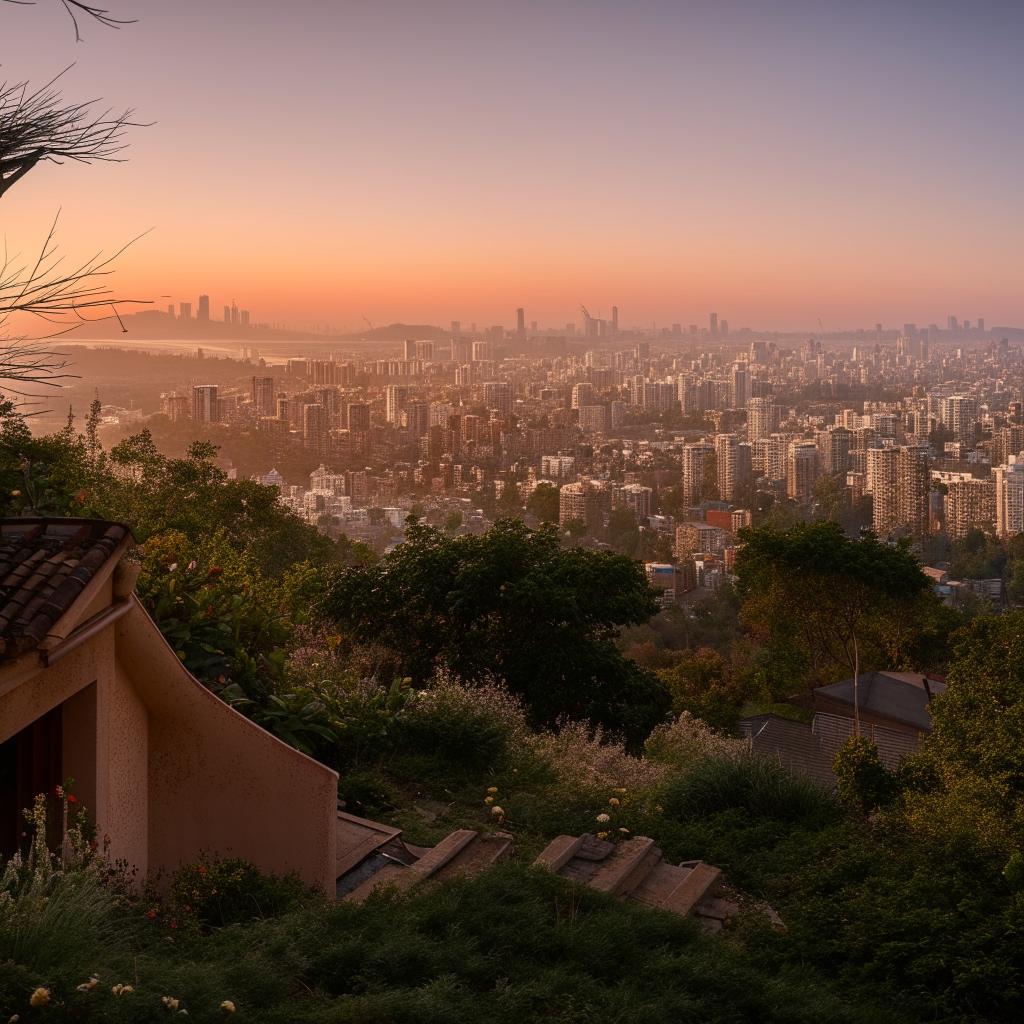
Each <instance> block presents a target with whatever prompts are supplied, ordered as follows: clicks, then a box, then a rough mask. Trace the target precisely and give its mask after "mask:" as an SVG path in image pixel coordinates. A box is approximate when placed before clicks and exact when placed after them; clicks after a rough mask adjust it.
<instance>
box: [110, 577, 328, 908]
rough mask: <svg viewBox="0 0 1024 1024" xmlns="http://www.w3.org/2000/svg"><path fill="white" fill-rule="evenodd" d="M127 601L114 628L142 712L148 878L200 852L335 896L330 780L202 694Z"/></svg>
mask: <svg viewBox="0 0 1024 1024" xmlns="http://www.w3.org/2000/svg"><path fill="white" fill-rule="evenodd" d="M132 601H133V608H132V610H131V611H130V612H129V613H128V614H127V615H125V616H124V617H123V618H122V619H120V620H119V621H118V622H117V623H116V624H115V626H114V629H115V630H116V651H117V665H116V673H117V676H118V678H119V680H120V681H121V684H122V685H121V686H119V687H118V690H119V691H121V690H126V691H133V692H134V693H136V694H137V695H138V697H139V699H140V701H141V702H142V704H143V705H144V707H145V711H146V715H147V721H148V749H147V764H148V776H149V786H148V794H147V802H148V821H149V830H148V831H149V842H148V857H147V860H148V868H149V871H150V872H151V873H152V872H154V871H161V870H163V871H173V870H175V869H176V868H177V867H178V866H180V865H181V864H183V863H186V862H188V861H191V860H195V858H196V857H197V856H198V855H199V854H200V853H201V852H204V851H206V852H209V853H212V854H216V855H219V856H236V857H244V858H245V859H246V860H249V861H251V862H252V863H254V864H255V865H256V866H257V867H259V868H260V869H261V870H264V871H274V872H284V871H294V872H296V873H297V874H298V875H299V876H300V877H301V878H302V879H303V880H305V881H306V882H307V883H309V884H311V885H318V886H320V887H322V888H323V889H324V890H325V891H326V892H328V893H330V892H333V888H334V878H335V876H334V866H335V829H336V821H337V786H338V776H337V773H335V772H333V771H331V770H330V769H329V768H326V767H325V766H324V765H322V764H320V763H319V762H317V761H314V760H312V759H311V758H308V757H306V756H305V755H303V754H300V753H299V752H298V751H297V750H294V749H293V748H292V747H289V746H288V745H287V744H285V743H282V742H281V741H280V740H278V739H277V738H275V737H274V736H271V735H270V733H268V732H266V731H264V730H263V729H261V728H260V727H259V726H257V725H255V724H254V723H253V722H251V721H250V720H249V719H247V718H245V717H244V716H243V715H241V714H239V713H238V712H237V711H235V710H233V709H232V708H230V707H228V705H226V704H225V703H224V702H223V701H221V700H220V699H219V698H218V697H216V696H215V695H214V694H212V693H211V692H210V691H209V690H207V689H206V687H204V686H203V685H202V683H200V682H199V681H198V680H197V679H195V677H193V676H192V675H191V674H190V673H189V672H188V671H187V670H186V669H185V668H184V666H183V665H182V664H181V662H180V661H179V660H178V658H177V656H176V655H175V654H174V652H173V651H172V650H171V648H170V646H169V645H168V644H167V642H166V641H165V640H164V638H163V636H162V635H161V633H160V631H159V629H157V627H156V625H155V624H154V623H153V621H152V619H150V617H149V615H148V614H147V613H146V612H145V610H144V609H143V608H142V606H141V605H140V604H139V602H138V600H137V599H136V598H134V597H133V598H132Z"/></svg>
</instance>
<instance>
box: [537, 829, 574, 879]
mask: <svg viewBox="0 0 1024 1024" xmlns="http://www.w3.org/2000/svg"><path fill="white" fill-rule="evenodd" d="M586 838H587V837H586V836H585V835H584V836H558V837H557V838H555V839H552V840H551V842H550V843H548V845H547V846H546V847H544V849H543V850H542V851H541V854H540V856H539V857H538V858H537V859H536V860H535V861H534V862H533V863H534V866H535V867H539V868H547V869H548V870H549V871H554V872H555V873H556V874H557V873H558V872H559V871H561V870H562V868H564V867H565V865H566V864H568V863H569V861H571V860H572V859H573V857H575V856H576V852H577V850H579V848H580V847H581V846H582V845H583V841H584V840H585V839H586Z"/></svg>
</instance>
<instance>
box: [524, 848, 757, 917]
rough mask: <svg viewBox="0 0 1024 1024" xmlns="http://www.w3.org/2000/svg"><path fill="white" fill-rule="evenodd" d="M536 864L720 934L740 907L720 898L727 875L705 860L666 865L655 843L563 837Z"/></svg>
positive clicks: (564, 876)
mask: <svg viewBox="0 0 1024 1024" xmlns="http://www.w3.org/2000/svg"><path fill="white" fill-rule="evenodd" d="M535 863H536V864H537V865H538V866H541V867H546V868H547V869H548V870H550V871H554V872H555V873H556V874H558V875H561V876H562V877H563V878H568V879H570V880H572V881H576V882H581V883H583V884H584V885H589V886H590V887H591V888H592V889H597V890H598V891H599V892H606V893H609V894H611V895H612V896H618V897H619V898H620V899H624V900H631V901H633V902H635V903H642V904H644V905H645V906H649V907H657V908H659V909H661V910H667V911H670V912H671V913H673V914H680V915H682V916H684V917H685V916H693V917H696V918H698V919H700V921H701V924H702V926H704V927H705V928H706V929H707V930H709V931H719V930H720V929H721V928H722V925H723V923H724V922H725V921H726V920H728V918H730V917H732V916H734V915H735V914H736V913H738V912H739V907H738V906H737V905H736V904H735V903H732V902H730V901H728V900H722V899H718V898H717V894H718V889H719V886H720V884H721V878H722V873H721V871H719V869H718V868H716V867H712V866H711V865H710V864H705V863H704V862H703V861H687V862H685V863H683V864H678V865H677V864H666V863H665V861H664V859H663V857H662V852H661V850H659V849H658V847H657V846H656V845H655V842H654V840H653V839H648V838H646V837H645V836H637V837H636V838H634V839H627V840H625V841H623V842H619V843H610V842H608V841H606V840H604V839H598V838H597V836H594V835H582V836H559V837H558V838H557V839H554V840H552V841H551V843H549V844H548V846H547V848H546V849H545V850H544V852H543V853H541V855H540V856H539V857H538V858H537V860H536V861H535Z"/></svg>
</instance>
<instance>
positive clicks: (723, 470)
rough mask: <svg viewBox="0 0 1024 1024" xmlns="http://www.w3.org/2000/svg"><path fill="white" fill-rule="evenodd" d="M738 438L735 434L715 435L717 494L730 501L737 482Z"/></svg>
mask: <svg viewBox="0 0 1024 1024" xmlns="http://www.w3.org/2000/svg"><path fill="white" fill-rule="evenodd" d="M739 447H740V446H739V439H738V438H737V437H736V435H735V434H716V435H715V470H716V473H717V476H718V496H719V498H721V499H722V501H732V500H733V498H735V496H736V488H737V485H738V483H739Z"/></svg>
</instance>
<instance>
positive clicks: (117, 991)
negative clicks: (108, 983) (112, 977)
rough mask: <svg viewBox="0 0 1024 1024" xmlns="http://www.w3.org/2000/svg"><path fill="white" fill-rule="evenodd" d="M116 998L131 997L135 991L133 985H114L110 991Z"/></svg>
mask: <svg viewBox="0 0 1024 1024" xmlns="http://www.w3.org/2000/svg"><path fill="white" fill-rule="evenodd" d="M110 991H111V992H113V993H114V995H115V996H127V995H131V993H132V992H134V991H135V989H134V988H132V986H131V985H114V986H113V988H111V990H110Z"/></svg>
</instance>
